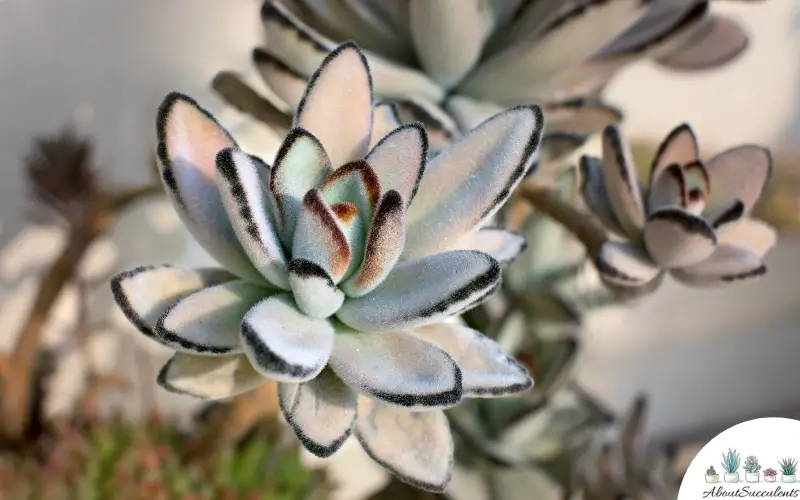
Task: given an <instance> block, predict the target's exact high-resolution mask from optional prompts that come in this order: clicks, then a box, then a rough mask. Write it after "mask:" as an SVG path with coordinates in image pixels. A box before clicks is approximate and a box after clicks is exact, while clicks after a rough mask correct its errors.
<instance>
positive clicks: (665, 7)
mask: <svg viewBox="0 0 800 500" xmlns="http://www.w3.org/2000/svg"><path fill="white" fill-rule="evenodd" d="M261 18H262V21H263V23H264V27H265V31H266V44H265V46H264V47H263V48H259V49H256V50H255V52H254V54H253V58H254V61H255V64H256V66H257V67H258V69H259V72H260V73H261V75H262V76H263V77H264V80H265V81H266V83H267V84H268V85H269V87H270V88H271V89H272V90H273V91H274V92H275V94H276V95H277V96H278V97H279V98H280V99H281V100H283V101H284V103H285V104H287V105H288V107H289V108H290V109H291V110H294V109H295V107H296V106H297V104H298V103H299V102H300V98H301V96H302V94H303V90H304V88H305V82H306V79H307V78H308V77H309V76H310V75H311V74H312V73H313V71H314V70H315V69H316V67H317V65H318V64H319V62H320V61H321V60H322V59H323V58H324V57H325V55H326V54H327V53H328V51H329V50H331V49H332V48H333V47H335V46H336V45H337V43H339V42H341V41H345V40H348V39H352V40H355V41H356V42H357V43H359V44H360V45H361V46H362V47H363V48H364V49H366V50H365V53H366V55H367V58H368V59H369V61H370V65H371V67H372V69H373V76H374V78H375V89H376V93H377V94H378V95H379V96H380V97H381V98H383V99H387V100H391V101H393V102H394V103H395V104H396V106H397V107H396V111H397V113H398V115H399V117H400V118H401V120H402V121H403V122H409V121H410V122H415V121H423V122H424V123H425V124H426V127H428V132H429V134H430V137H431V147H432V150H434V151H435V150H437V149H439V148H442V147H445V146H446V145H447V144H448V143H449V142H450V141H451V140H452V139H453V138H454V137H456V136H458V135H459V134H460V133H461V132H465V131H467V130H470V129H471V128H472V127H474V126H475V125H477V124H478V123H480V122H482V121H483V120H484V119H485V118H487V117H489V116H491V115H493V114H495V113H497V112H499V111H501V110H502V109H503V108H505V107H508V106H516V105H519V104H527V103H540V104H542V105H543V108H544V111H545V114H546V115H547V119H548V128H547V133H546V134H545V137H544V141H543V152H542V160H541V161H543V162H544V161H546V160H547V159H548V158H550V157H557V156H558V155H563V154H566V153H568V152H570V151H572V150H574V149H575V148H577V147H578V146H580V145H581V144H582V143H583V142H584V141H585V140H586V138H587V136H588V135H589V134H593V133H596V132H599V131H600V130H602V128H603V126H605V125H606V124H608V123H616V122H618V121H619V120H620V119H621V116H622V115H621V113H620V111H619V110H617V109H616V108H614V107H613V106H610V105H608V104H606V103H604V102H603V101H602V99H601V98H600V96H599V94H600V93H601V91H602V90H603V88H604V87H605V85H606V84H607V82H608V81H609V80H610V79H611V77H612V76H613V75H614V74H615V73H616V72H617V71H619V70H620V69H622V68H623V67H625V66H627V65H629V64H631V63H633V62H636V61H641V60H643V59H652V60H655V61H657V62H658V63H659V64H661V65H662V66H665V67H668V68H672V69H677V70H683V71H689V70H701V69H706V68H713V67H717V66H719V65H721V64H723V63H725V62H727V61H729V60H731V59H733V58H735V57H736V56H737V55H739V54H740V53H741V52H742V51H743V50H744V49H745V48H746V47H747V42H748V37H747V35H746V34H745V33H744V32H743V30H742V28H741V27H740V26H739V25H738V24H737V23H736V22H735V21H732V20H730V19H728V18H725V17H723V16H720V15H718V14H714V13H712V12H711V9H710V2H709V0H690V1H681V0H663V1H662V0H659V1H654V0H589V1H577V0H536V1H531V0H496V1H495V0H493V1H491V2H488V1H486V0H437V1H430V0H346V1H344V2H331V1H328V0H319V1H317V0H282V1H278V0H265V1H264V3H263V6H262V10H261Z"/></svg>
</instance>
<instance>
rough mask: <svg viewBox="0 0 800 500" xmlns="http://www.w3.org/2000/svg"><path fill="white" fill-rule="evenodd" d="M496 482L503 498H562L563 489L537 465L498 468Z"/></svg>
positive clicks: (508, 499) (552, 499) (543, 499)
mask: <svg viewBox="0 0 800 500" xmlns="http://www.w3.org/2000/svg"><path fill="white" fill-rule="evenodd" d="M494 483H495V488H496V491H497V493H498V496H499V498H502V499H503V500H529V499H530V498H533V497H535V498H536V499H537V500H560V499H561V498H563V492H562V489H561V488H560V487H559V485H558V484H557V483H555V482H554V481H553V480H552V479H551V478H550V477H549V476H548V475H547V474H545V472H544V471H542V470H540V469H538V468H537V467H526V468H524V469H496V470H495V471H494Z"/></svg>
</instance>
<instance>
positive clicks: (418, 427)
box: [112, 43, 543, 491]
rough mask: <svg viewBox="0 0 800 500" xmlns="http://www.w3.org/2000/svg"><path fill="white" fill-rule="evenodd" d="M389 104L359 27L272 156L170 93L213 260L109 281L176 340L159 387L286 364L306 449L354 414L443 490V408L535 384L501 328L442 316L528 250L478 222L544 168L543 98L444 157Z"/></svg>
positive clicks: (166, 177) (239, 384)
mask: <svg viewBox="0 0 800 500" xmlns="http://www.w3.org/2000/svg"><path fill="white" fill-rule="evenodd" d="M390 118H391V117H390V116H388V115H386V114H383V113H381V112H380V110H379V109H376V106H375V104H374V98H373V81H372V75H371V73H370V68H369V66H368V64H367V60H366V58H365V57H364V55H363V54H362V53H361V51H360V50H359V49H358V47H357V46H356V45H355V44H353V43H347V44H344V45H342V46H340V47H338V48H337V49H336V50H334V51H333V52H331V53H330V55H328V56H327V57H326V58H325V59H324V60H323V61H322V63H321V65H320V67H319V69H318V70H317V71H316V72H315V73H314V75H313V76H312V77H311V79H310V81H309V84H308V88H307V90H306V92H305V94H304V95H303V97H302V99H301V101H300V103H299V106H298V110H297V113H296V115H295V118H294V126H293V128H292V130H291V131H290V132H289V133H288V135H287V137H286V138H285V140H284V141H283V143H282V145H281V147H280V149H279V151H278V153H277V155H276V157H275V159H274V161H273V163H272V165H271V166H269V165H267V164H266V163H265V162H263V161H261V160H260V159H258V158H256V157H254V156H251V155H249V154H247V153H245V152H244V151H242V150H240V149H239V148H238V146H237V144H236V142H235V140H234V139H233V138H232V137H231V136H230V135H229V134H228V133H227V132H226V131H225V130H224V129H222V128H221V126H220V125H219V124H218V123H217V122H216V121H215V120H214V118H213V117H212V116H211V115H210V114H209V113H208V112H206V111H204V110H203V109H202V108H200V107H199V106H198V104H197V103H196V102H195V101H193V100H192V99H190V98H188V97H186V96H183V95H180V94H177V93H173V94H170V95H169V96H168V97H167V98H166V100H165V101H164V102H163V104H162V105H161V107H160V109H159V112H158V120H157V124H158V130H157V131H158V141H159V142H158V157H159V159H160V166H161V173H162V178H163V181H164V186H165V188H166V191H167V193H168V194H169V196H170V198H171V199H172V201H173V204H174V206H175V209H176V210H177V212H178V213H179V214H180V216H181V218H182V220H183V222H184V223H185V225H186V227H187V228H188V229H189V230H190V232H191V233H192V234H193V235H194V237H195V238H196V239H197V241H198V242H199V243H200V244H201V245H202V246H203V247H204V248H205V249H206V250H207V251H208V252H209V254H210V255H211V256H213V257H214V258H215V260H216V261H217V262H218V263H219V265H220V268H205V269H186V268H179V267H172V266H166V265H164V266H144V267H139V268H137V269H133V270H131V271H127V272H124V273H121V274H120V275H118V276H116V277H115V278H114V279H113V281H112V289H113V292H114V296H115V298H116V301H117V303H118V304H119V306H120V307H121V308H122V310H123V311H124V312H125V314H126V315H127V317H128V319H129V320H130V321H131V322H132V323H133V324H134V325H136V326H138V327H139V329H140V330H141V331H142V333H144V334H145V335H147V336H149V337H151V338H152V339H154V340H156V341H158V342H160V343H162V344H164V345H166V346H168V347H170V348H172V349H174V350H175V351H176V353H175V355H174V356H173V357H172V358H171V359H170V361H169V362H168V363H167V364H166V365H165V366H164V367H163V369H162V370H161V372H160V375H159V379H158V381H159V384H160V385H161V386H162V387H163V388H165V389H167V390H169V391H173V392H178V393H186V394H190V395H194V396H197V397H201V398H211V399H218V398H227V397H231V396H234V395H236V394H240V393H244V392H246V391H249V390H251V389H253V388H255V387H256V386H258V385H259V384H261V383H263V382H264V380H265V379H272V380H276V381H278V383H279V384H278V385H279V390H278V392H279V398H280V407H281V409H282V411H283V415H284V416H285V418H286V420H287V421H288V422H289V424H290V425H291V426H292V427H293V429H294V430H295V432H296V434H297V437H298V438H299V440H300V441H301V442H302V443H303V445H304V446H305V448H307V449H308V450H309V451H310V452H312V453H314V454H316V455H318V456H321V457H326V456H330V455H331V454H333V453H334V452H335V451H337V450H338V449H339V447H340V446H341V445H342V444H343V443H344V441H345V440H346V439H347V438H348V436H350V434H351V432H353V430H354V431H355V434H356V436H357V438H358V440H359V441H360V443H361V444H362V446H363V447H364V449H365V450H366V451H367V452H368V453H369V455H370V456H372V457H373V458H374V459H375V460H376V461H377V462H378V463H380V464H381V465H383V466H385V467H386V468H388V469H389V470H391V471H392V472H393V473H395V474H396V475H397V476H398V477H400V478H401V479H403V480H405V481H408V482H410V483H412V484H414V485H417V486H419V487H421V488H426V489H429V490H435V491H440V490H442V489H443V488H444V487H445V485H446V484H447V483H448V481H449V478H450V473H451V468H452V460H453V444H452V437H451V435H450V431H449V426H448V421H447V418H446V417H445V415H444V413H443V412H442V411H441V410H442V409H444V408H448V407H451V406H453V405H455V404H457V403H458V402H459V401H460V400H461V399H462V398H464V397H495V396H503V395H507V394H513V393H518V392H520V391H523V390H526V389H528V388H530V387H531V385H532V380H531V378H530V376H529V375H528V373H527V371H526V370H525V369H524V368H523V367H522V366H521V365H519V364H518V363H517V362H516V361H514V360H513V359H512V358H510V357H509V356H507V355H506V354H504V353H503V351H502V350H501V348H500V347H499V346H498V345H497V344H496V343H495V342H494V341H492V340H490V339H489V338H488V337H485V336H484V335H483V334H481V333H480V332H477V331H474V330H472V329H470V328H467V327H464V326H461V325H459V324H456V323H452V322H449V321H445V320H446V319H447V318H450V317H452V316H454V315H457V314H459V313H461V312H463V311H465V310H467V309H469V308H471V307H474V306H476V305H478V304H479V303H481V302H482V301H484V300H486V299H487V298H488V297H489V296H490V295H491V294H492V293H493V292H494V291H495V290H496V289H497V288H498V286H499V285H500V280H501V267H502V264H501V262H507V261H510V260H512V259H513V257H514V256H515V255H517V254H518V253H520V252H521V251H522V249H523V248H524V243H525V242H524V239H523V238H521V237H520V236H519V235H517V234H515V233H512V232H507V231H504V230H502V229H497V228H491V229H484V228H482V225H483V224H484V222H485V221H487V220H488V219H489V218H491V217H492V216H493V214H494V213H495V212H496V211H497V210H498V209H499V207H500V206H501V205H502V204H503V203H504V202H505V201H506V199H507V198H508V197H509V195H510V193H511V191H512V190H513V189H514V187H515V186H516V184H517V183H518V182H520V180H521V179H522V178H523V176H524V175H525V174H526V173H527V172H528V170H529V169H530V168H531V166H532V165H533V163H534V160H535V157H536V152H537V146H538V143H539V141H540V138H541V134H542V127H543V121H542V113H541V110H540V109H539V108H538V107H536V106H519V107H515V108H511V109H509V110H507V111H504V112H502V113H500V114H498V115H495V116H493V117H491V118H489V119H488V120H486V121H485V122H484V123H482V124H481V125H479V126H478V127H477V128H476V129H475V130H474V131H472V132H470V133H469V134H466V135H465V136H464V137H463V138H462V139H461V140H459V141H457V142H456V143H454V144H453V145H452V146H451V147H449V148H448V149H446V150H445V151H443V152H441V153H439V154H438V155H436V156H435V157H434V158H431V159H428V155H427V147H428V139H427V135H426V132H425V129H424V128H423V127H422V126H421V125H419V124H408V125H401V124H400V123H398V122H396V121H393V120H391V119H390ZM423 174H424V175H423Z"/></svg>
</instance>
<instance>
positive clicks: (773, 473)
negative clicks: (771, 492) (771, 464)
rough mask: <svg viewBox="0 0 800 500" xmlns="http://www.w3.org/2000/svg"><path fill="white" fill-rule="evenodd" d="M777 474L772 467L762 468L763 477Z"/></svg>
mask: <svg viewBox="0 0 800 500" xmlns="http://www.w3.org/2000/svg"><path fill="white" fill-rule="evenodd" d="M777 475H778V471H776V470H775V469H772V468H770V469H764V476H765V477H775V476H777Z"/></svg>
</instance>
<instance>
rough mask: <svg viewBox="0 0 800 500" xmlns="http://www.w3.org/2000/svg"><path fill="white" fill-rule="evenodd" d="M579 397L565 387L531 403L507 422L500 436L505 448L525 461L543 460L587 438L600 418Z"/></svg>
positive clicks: (545, 460) (566, 450)
mask: <svg viewBox="0 0 800 500" xmlns="http://www.w3.org/2000/svg"><path fill="white" fill-rule="evenodd" d="M599 417H600V416H599V415H597V413H596V412H594V411H593V409H592V408H590V407H587V406H586V405H585V404H584V401H583V398H582V397H581V396H580V395H578V394H577V393H575V391H573V390H571V389H570V388H565V389H564V390H561V391H559V392H557V393H555V394H553V396H552V397H551V398H550V399H549V400H548V404H547V405H543V406H534V407H532V408H531V412H530V413H528V414H522V415H520V416H519V418H518V419H517V421H516V422H515V423H514V424H512V425H509V426H508V428H507V430H506V432H505V433H504V434H503V435H502V436H501V437H500V442H501V446H502V447H503V448H504V449H505V450H506V452H507V453H508V454H509V455H511V456H513V457H515V459H518V460H520V461H524V462H526V463H538V462H547V461H549V460H552V459H554V458H555V457H556V456H558V455H559V454H563V453H566V452H569V451H571V450H572V449H574V448H575V447H576V446H580V445H581V444H582V443H584V442H586V441H588V439H589V438H590V437H591V435H592V431H593V430H594V428H595V427H596V426H597V425H598V424H599V423H601V422H602V421H603V420H601V418H599Z"/></svg>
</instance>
